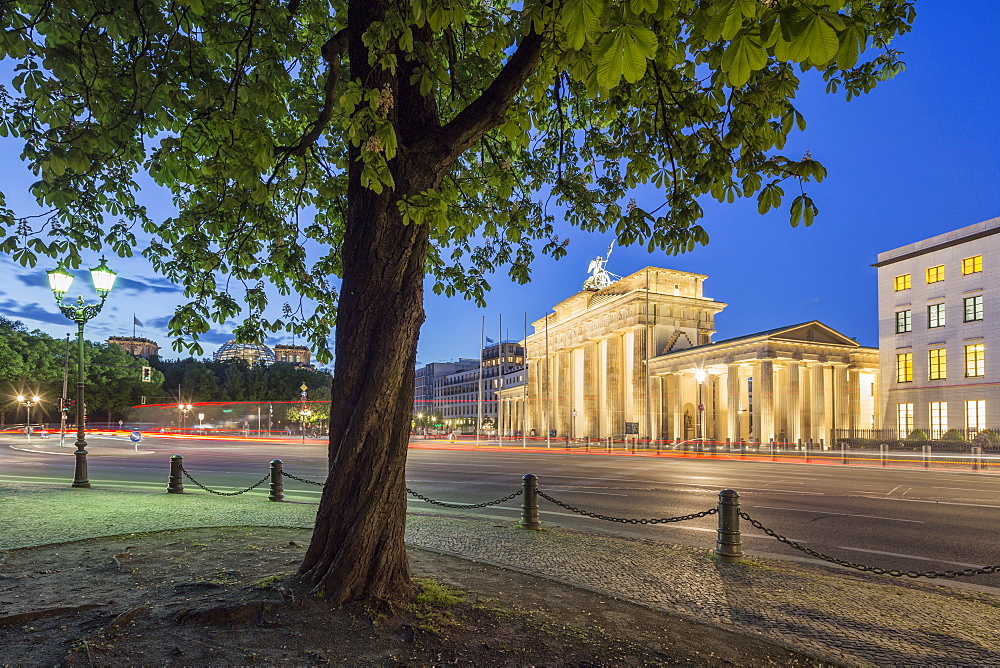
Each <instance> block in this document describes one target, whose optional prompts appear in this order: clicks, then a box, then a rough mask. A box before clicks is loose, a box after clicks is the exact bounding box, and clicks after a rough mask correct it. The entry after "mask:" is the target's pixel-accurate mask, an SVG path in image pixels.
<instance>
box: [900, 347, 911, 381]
mask: <svg viewBox="0 0 1000 668" xmlns="http://www.w3.org/2000/svg"><path fill="white" fill-rule="evenodd" d="M912 381H913V353H899V354H898V355H896V382H897V383H909V382H912Z"/></svg>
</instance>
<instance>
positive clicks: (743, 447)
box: [740, 438, 747, 459]
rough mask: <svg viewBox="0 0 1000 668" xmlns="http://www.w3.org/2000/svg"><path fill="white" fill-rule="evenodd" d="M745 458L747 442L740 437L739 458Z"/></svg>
mask: <svg viewBox="0 0 1000 668" xmlns="http://www.w3.org/2000/svg"><path fill="white" fill-rule="evenodd" d="M746 458H747V442H746V441H744V440H743V439H742V438H741V439H740V459H746Z"/></svg>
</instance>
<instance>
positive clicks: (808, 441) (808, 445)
mask: <svg viewBox="0 0 1000 668" xmlns="http://www.w3.org/2000/svg"><path fill="white" fill-rule="evenodd" d="M812 444H813V441H812V439H811V438H807V439H806V442H805V443H803V444H802V454H803V456H804V457H805V458H806V464H808V463H809V451H810V450H811V449H812Z"/></svg>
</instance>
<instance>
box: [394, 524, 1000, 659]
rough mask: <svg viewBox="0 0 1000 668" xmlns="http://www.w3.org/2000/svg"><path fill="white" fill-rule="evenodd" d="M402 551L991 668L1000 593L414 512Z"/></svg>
mask: <svg viewBox="0 0 1000 668" xmlns="http://www.w3.org/2000/svg"><path fill="white" fill-rule="evenodd" d="M406 529H407V531H406V540H407V543H409V544H412V545H416V546H420V547H426V548H430V549H435V550H441V551H444V552H448V553H452V554H456V555H460V556H462V557H465V558H469V559H475V560H479V561H483V562H486V563H490V564H493V565H500V566H506V567H509V568H512V569H514V570H518V571H522V572H526V573H531V574H533V575H539V576H542V577H546V578H549V579H553V580H558V581H562V582H566V583H568V584H573V585H577V586H583V587H586V588H589V589H594V590H597V591H600V592H606V593H608V594H611V595H613V596H615V597H618V598H623V599H627V600H631V601H634V602H637V603H641V604H644V605H647V606H649V607H653V608H656V609H659V610H664V611H667V612H670V613H674V614H679V615H682V616H684V617H686V618H688V619H692V620H695V621H699V622H708V623H710V624H716V625H719V626H722V627H725V628H728V629H731V630H738V631H741V632H745V633H750V634H756V635H760V636H763V637H765V638H766V639H768V640H771V641H774V642H778V643H780V644H783V645H785V646H787V647H790V648H793V649H796V650H798V651H802V652H804V653H807V654H811V655H813V656H815V657H816V658H818V659H821V660H826V661H830V662H833V663H838V664H848V665H879V666H886V665H927V664H938V665H940V664H947V665H977V666H982V665H1000V594H992V593H981V592H978V591H972V590H965V589H959V588H955V587H947V586H941V585H935V584H928V583H926V582H916V581H912V580H908V581H900V580H898V579H895V578H891V579H890V578H888V577H886V576H874V575H867V574H864V573H853V572H848V571H843V570H839V569H833V568H828V567H825V566H818V565H813V564H802V563H794V562H787V561H779V560H776V559H762V558H751V559H747V560H746V561H744V562H742V563H738V564H727V563H721V562H718V561H716V560H715V559H714V558H713V556H712V551H711V550H709V549H700V548H696V547H687V546H680V545H670V544H664V543H658V542H653V541H645V540H630V539H624V538H618V537H610V536H604V535H601V534H595V533H585V532H578V531H570V530H566V529H545V530H542V531H524V530H521V529H518V528H517V527H516V526H514V525H513V524H503V525H499V524H498V523H496V522H493V523H486V522H483V521H482V520H471V519H467V518H460V517H442V516H440V515H434V516H430V515H424V514H421V513H411V515H410V517H409V520H408V522H407V528H406Z"/></svg>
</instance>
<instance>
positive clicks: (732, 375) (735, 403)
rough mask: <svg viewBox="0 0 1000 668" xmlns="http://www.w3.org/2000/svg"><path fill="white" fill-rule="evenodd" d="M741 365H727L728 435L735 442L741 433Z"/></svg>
mask: <svg viewBox="0 0 1000 668" xmlns="http://www.w3.org/2000/svg"><path fill="white" fill-rule="evenodd" d="M739 420H740V365H739V364H727V365H726V433H725V435H724V438H728V439H731V440H733V441H735V440H736V439H737V438H739V433H740V422H739Z"/></svg>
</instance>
